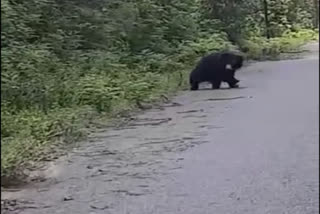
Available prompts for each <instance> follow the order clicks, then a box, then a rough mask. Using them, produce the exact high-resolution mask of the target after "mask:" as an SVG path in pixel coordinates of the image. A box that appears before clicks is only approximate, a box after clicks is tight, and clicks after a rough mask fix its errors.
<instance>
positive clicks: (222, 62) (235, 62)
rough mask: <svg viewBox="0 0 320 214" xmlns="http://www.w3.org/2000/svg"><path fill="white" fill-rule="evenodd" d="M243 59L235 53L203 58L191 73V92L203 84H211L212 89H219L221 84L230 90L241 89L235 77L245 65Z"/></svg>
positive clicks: (215, 54) (211, 55) (217, 54)
mask: <svg viewBox="0 0 320 214" xmlns="http://www.w3.org/2000/svg"><path fill="white" fill-rule="evenodd" d="M243 60H244V59H243V57H242V56H240V55H236V54H234V53H228V52H224V53H213V54H210V55H208V56H205V57H203V58H202V59H201V60H200V61H199V62H198V64H197V66H196V67H195V68H194V69H193V71H192V72H191V73H190V79H189V81H190V85H191V90H198V88H199V84H200V83H201V82H210V83H211V84H212V89H219V88H220V85H221V82H227V83H228V85H229V87H230V88H236V87H239V86H238V85H237V83H238V82H239V80H237V79H236V78H235V77H234V75H235V72H236V70H238V69H240V68H241V67H242V65H243Z"/></svg>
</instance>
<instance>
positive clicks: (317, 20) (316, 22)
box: [313, 0, 319, 28]
mask: <svg viewBox="0 0 320 214" xmlns="http://www.w3.org/2000/svg"><path fill="white" fill-rule="evenodd" d="M313 4H314V7H315V17H314V19H315V20H314V27H315V28H319V0H313Z"/></svg>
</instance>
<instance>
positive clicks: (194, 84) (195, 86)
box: [190, 82, 199, 91]
mask: <svg viewBox="0 0 320 214" xmlns="http://www.w3.org/2000/svg"><path fill="white" fill-rule="evenodd" d="M198 89H199V83H198V82H192V83H191V88H190V90H191V91H196V90H198Z"/></svg>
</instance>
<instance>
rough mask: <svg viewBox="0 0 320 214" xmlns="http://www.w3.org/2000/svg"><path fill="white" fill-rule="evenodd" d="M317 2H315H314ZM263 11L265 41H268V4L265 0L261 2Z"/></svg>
mask: <svg viewBox="0 0 320 214" xmlns="http://www.w3.org/2000/svg"><path fill="white" fill-rule="evenodd" d="M315 1H317V0H315ZM263 10H264V21H265V25H266V26H265V27H266V36H267V39H270V25H269V17H268V2H267V0H263Z"/></svg>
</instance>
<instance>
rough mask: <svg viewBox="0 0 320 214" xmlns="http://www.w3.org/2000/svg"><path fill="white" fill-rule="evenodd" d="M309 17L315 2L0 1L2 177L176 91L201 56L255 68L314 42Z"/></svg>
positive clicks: (314, 21) (314, 24)
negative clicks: (100, 120)
mask: <svg viewBox="0 0 320 214" xmlns="http://www.w3.org/2000/svg"><path fill="white" fill-rule="evenodd" d="M318 8H319V5H318V1H317V0H262V1H257V0H135V1H133V0H121V1H120V0H90V1H89V0H29V1H22V0H3V1H2V4H1V22H2V23H1V24H2V25H1V41H2V49H1V55H2V56H1V60H2V72H1V99H2V100H1V138H2V142H1V146H2V149H1V173H2V175H9V174H10V173H12V172H13V171H14V169H16V168H17V167H18V166H21V165H23V164H24V163H25V161H26V160H36V161H37V160H42V159H43V158H44V157H46V158H48V156H47V155H44V154H48V150H50V149H49V148H50V147H49V146H48V145H50V144H49V143H52V142H59V141H62V140H63V141H66V142H70V141H72V139H77V138H78V137H79V136H81V134H83V129H84V128H86V127H89V126H90V124H91V121H92V120H93V119H94V118H97V116H99V115H100V117H101V115H102V114H107V115H117V114H120V113H121V112H125V111H126V110H129V109H132V108H134V107H136V106H140V105H141V102H150V101H152V100H156V99H158V98H159V97H161V95H164V94H168V93H170V92H174V91H177V90H178V89H179V88H183V87H184V86H185V85H186V83H187V78H186V75H187V74H188V72H189V71H190V69H191V67H192V66H193V65H194V63H195V60H197V59H198V58H199V57H200V56H202V55H204V54H206V53H208V52H212V51H219V50H228V49H240V50H242V51H244V52H245V53H246V55H247V57H248V58H251V59H264V58H266V57H268V56H269V57H274V56H277V55H278V54H279V53H281V52H285V51H291V50H294V49H296V48H297V47H299V45H301V44H303V43H304V42H306V41H308V40H310V39H314V38H316V37H317V28H318ZM181 81H182V82H181ZM179 83H180V84H179ZM181 83H182V84H181ZM44 148H45V149H44ZM45 151H46V152H45Z"/></svg>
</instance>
